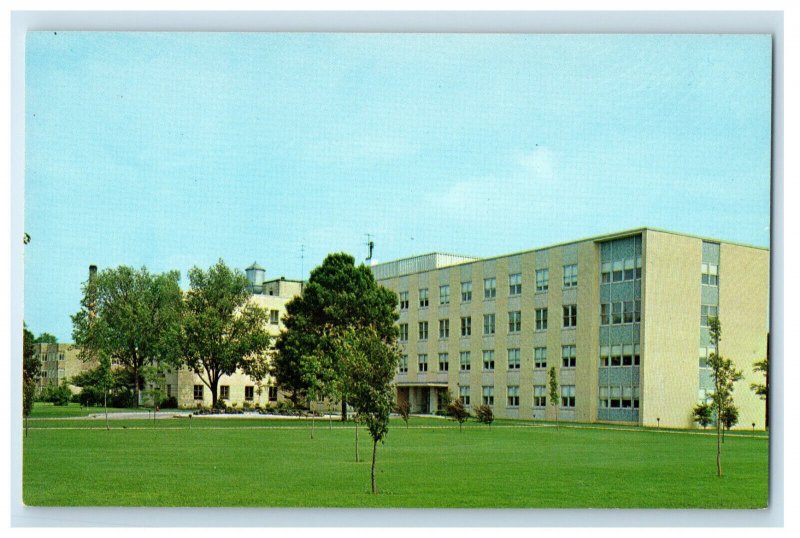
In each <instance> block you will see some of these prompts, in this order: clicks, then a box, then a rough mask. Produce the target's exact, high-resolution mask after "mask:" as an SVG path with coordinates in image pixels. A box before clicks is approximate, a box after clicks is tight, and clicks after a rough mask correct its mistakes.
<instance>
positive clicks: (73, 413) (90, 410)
mask: <svg viewBox="0 0 800 538" xmlns="http://www.w3.org/2000/svg"><path fill="white" fill-rule="evenodd" d="M135 412H141V413H145V414H146V413H147V409H146V408H144V407H142V408H138V409H130V408H119V407H109V408H108V413H109V414H111V413H135ZM98 413H105V409H104V408H102V407H96V406H95V407H82V406H81V405H80V404H77V403H72V402H70V403H69V404H67V405H53V404H51V403H48V402H36V403H35V404H34V406H33V410H31V416H30V418H33V419H38V418H69V417H88V416H89V415H96V414H98Z"/></svg>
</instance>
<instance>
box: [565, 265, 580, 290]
mask: <svg viewBox="0 0 800 538" xmlns="http://www.w3.org/2000/svg"><path fill="white" fill-rule="evenodd" d="M577 285H578V265H577V264H574V263H573V264H570V265H565V266H564V287H565V288H574V287H575V286H577Z"/></svg>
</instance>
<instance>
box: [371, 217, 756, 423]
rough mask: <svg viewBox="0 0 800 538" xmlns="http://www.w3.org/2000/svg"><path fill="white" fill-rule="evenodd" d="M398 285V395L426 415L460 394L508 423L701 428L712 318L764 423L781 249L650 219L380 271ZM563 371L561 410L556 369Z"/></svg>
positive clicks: (752, 411) (742, 403)
mask: <svg viewBox="0 0 800 538" xmlns="http://www.w3.org/2000/svg"><path fill="white" fill-rule="evenodd" d="M373 273H374V274H375V276H376V278H377V279H378V282H379V283H380V284H382V285H383V286H386V287H387V288H390V289H392V290H394V291H395V292H397V293H398V296H399V304H398V308H399V311H400V319H399V320H398V325H399V333H400V345H401V348H402V350H403V351H402V353H403V356H402V361H401V364H400V367H399V370H398V372H397V375H396V377H395V383H396V386H397V396H398V399H400V400H408V401H409V403H410V404H411V409H412V412H414V413H433V412H436V411H437V410H439V409H441V407H442V404H443V399H444V396H445V395H446V393H447V392H448V391H449V392H450V394H451V396H452V397H453V398H458V397H461V398H462V399H463V400H464V401H465V403H466V404H467V405H468V406H469V407H470V408H472V409H474V408H475V407H476V406H478V405H480V404H488V405H490V406H492V408H493V410H494V414H495V416H497V417H503V418H525V419H546V420H554V419H555V418H556V415H555V413H556V412H557V413H558V418H559V419H560V420H562V421H576V422H611V423H624V424H641V425H645V426H658V425H660V426H663V427H675V428H691V427H693V425H694V424H693V420H692V408H693V407H694V405H696V404H697V403H698V402H699V401H703V400H705V399H706V398H707V396H708V394H710V393H711V392H713V384H712V382H711V377H710V370H709V368H708V367H707V364H706V359H707V357H708V353H709V352H710V351H711V341H710V338H709V330H708V319H709V317H712V316H718V317H719V319H720V321H721V323H722V341H721V343H720V352H721V354H722V355H723V356H725V357H727V358H730V359H732V360H733V361H734V363H735V364H736V367H737V368H738V369H740V370H742V371H743V373H744V379H743V380H742V381H740V382H738V383H737V384H736V389H735V393H734V399H735V404H736V405H737V406H738V408H739V426H740V427H747V428H750V427H752V426H751V425H752V424H753V423H754V424H755V425H756V427H758V428H763V427H764V402H763V401H761V400H760V399H759V398H758V397H757V396H756V395H755V394H753V392H752V391H751V390H750V388H749V387H750V383H751V382H763V379H761V378H760V376H759V374H754V373H753V363H754V362H756V361H758V360H761V359H763V358H764V357H765V356H766V353H767V335H768V332H769V312H768V309H769V250H768V249H766V248H758V247H750V246H745V245H738V244H734V243H728V242H723V241H718V240H713V239H705V238H700V237H692V236H688V235H683V234H678V233H673V232H666V231H661V230H655V229H652V228H641V229H635V230H629V231H624V232H619V233H613V234H609V235H604V236H599V237H593V238H589V239H582V240H576V241H574V242H569V243H563V244H558V245H553V246H549V247H544V248H539V249H535V250H530V251H526V252H520V253H516V254H509V255H505V256H498V257H495V258H487V259H475V258H465V257H458V256H452V255H443V254H429V255H425V256H417V257H415V258H407V259H403V260H397V261H393V262H387V263H383V264H379V265H376V266H375V267H373ZM553 366H555V367H556V371H557V377H558V383H559V402H558V405H557V409H554V408H553V406H551V405H550V401H549V400H550V398H549V387H548V370H549V369H550V367H553Z"/></svg>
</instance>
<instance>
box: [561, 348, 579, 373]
mask: <svg viewBox="0 0 800 538" xmlns="http://www.w3.org/2000/svg"><path fill="white" fill-rule="evenodd" d="M575 355H576V354H575V346H561V367H562V368H575Z"/></svg>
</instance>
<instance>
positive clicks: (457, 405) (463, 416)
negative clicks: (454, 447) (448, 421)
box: [447, 398, 469, 431]
mask: <svg viewBox="0 0 800 538" xmlns="http://www.w3.org/2000/svg"><path fill="white" fill-rule="evenodd" d="M447 414H448V416H450V417H452V418H453V420H455V421H456V422H458V429H459V431H460V430H461V426H462V424H464V422H466V421H467V418H469V412H468V411H467V408H466V407H464V402H463V401H461V398H457V399H455V400H454V401H453V402H451V403H450V404H449V405H448V406H447Z"/></svg>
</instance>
